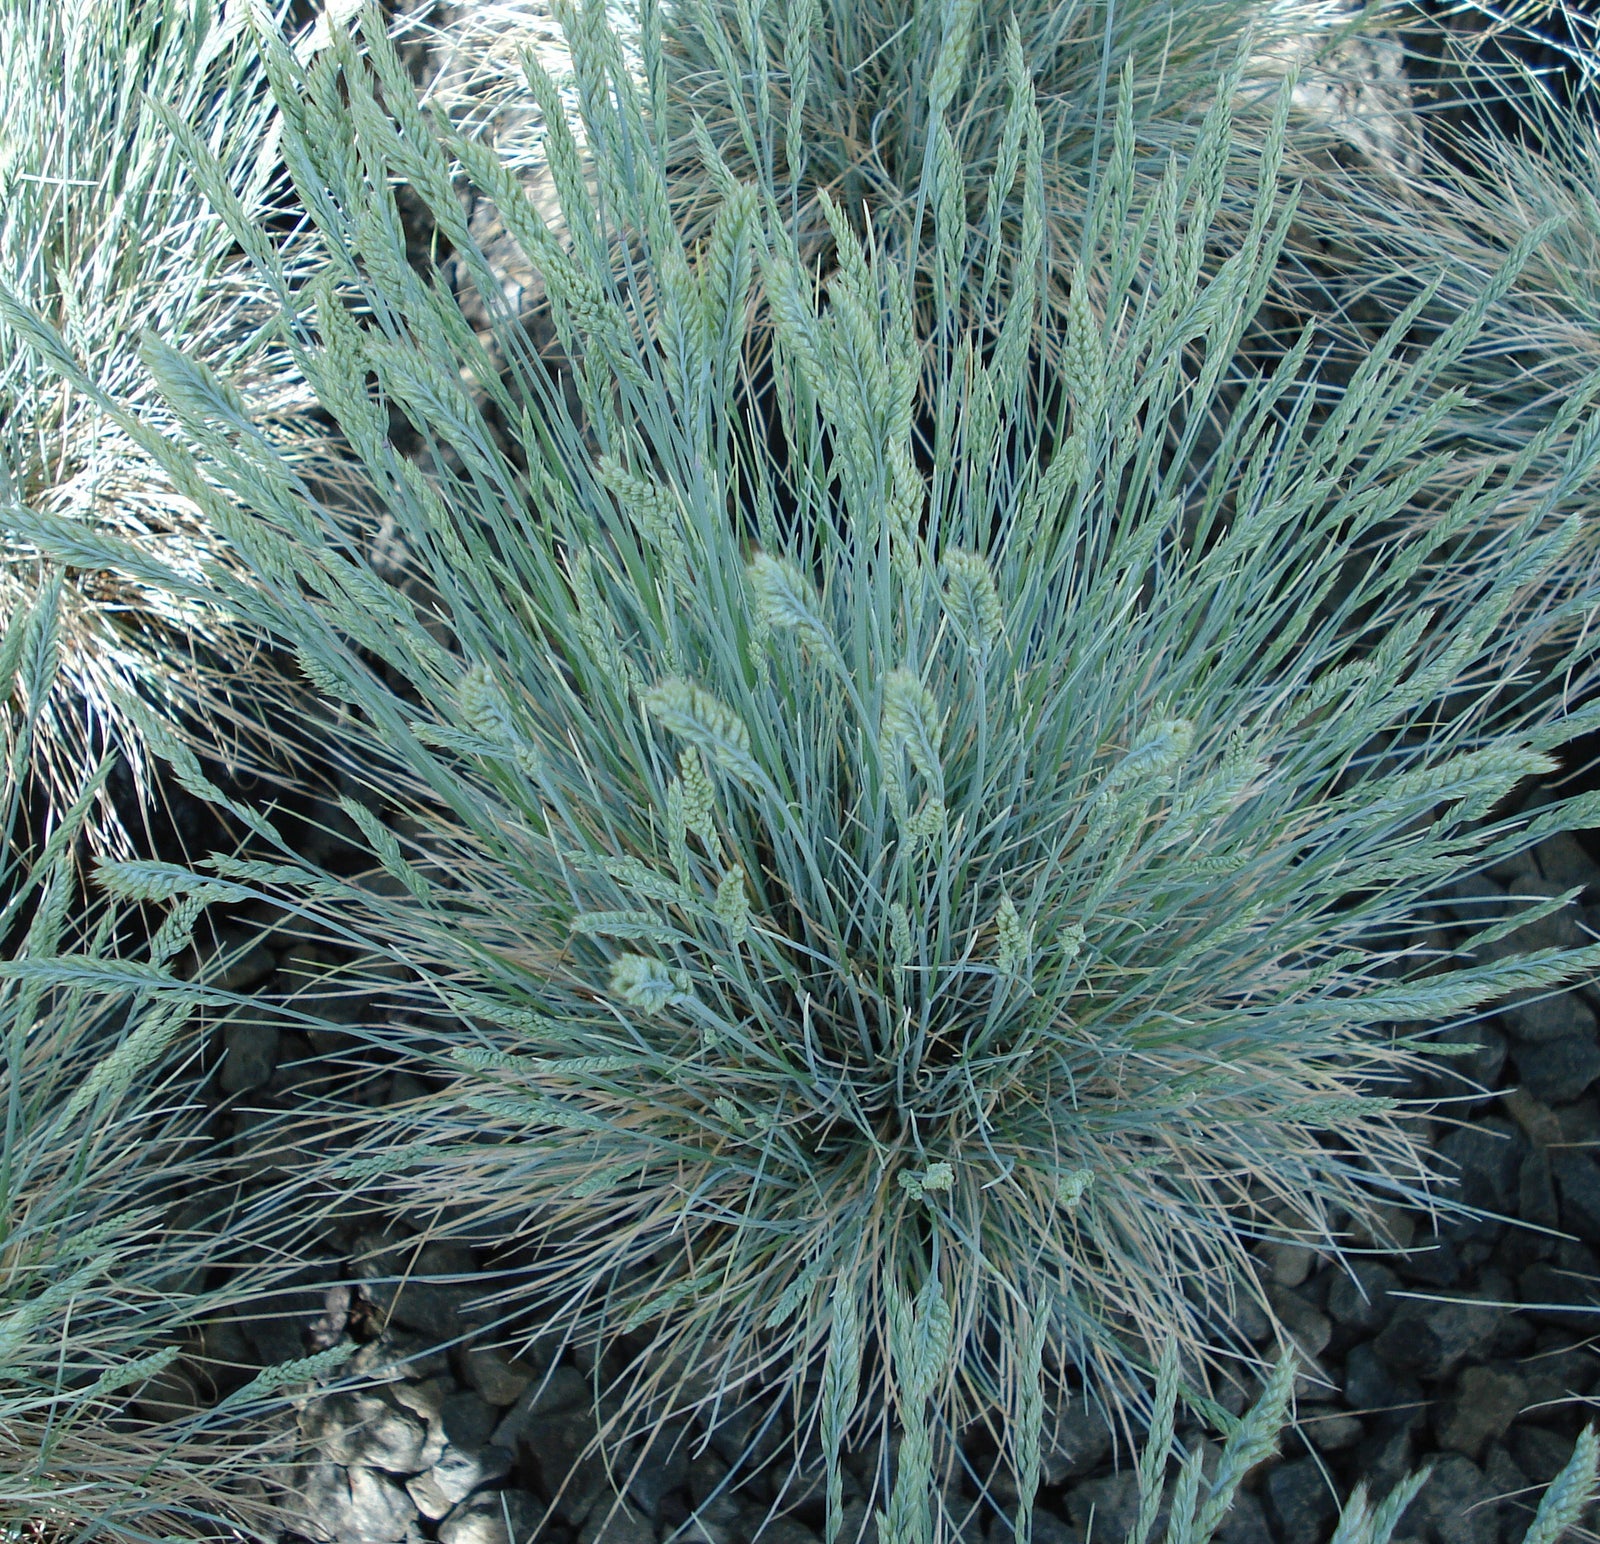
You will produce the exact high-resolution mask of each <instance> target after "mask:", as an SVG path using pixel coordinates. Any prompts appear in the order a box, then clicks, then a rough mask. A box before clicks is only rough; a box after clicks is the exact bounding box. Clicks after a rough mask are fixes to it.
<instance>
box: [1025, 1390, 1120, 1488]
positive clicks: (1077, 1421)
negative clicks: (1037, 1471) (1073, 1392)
mask: <svg viewBox="0 0 1600 1544" xmlns="http://www.w3.org/2000/svg"><path fill="white" fill-rule="evenodd" d="M1111 1446H1112V1442H1111V1424H1110V1422H1109V1421H1108V1420H1107V1419H1106V1417H1105V1413H1104V1412H1103V1411H1102V1410H1101V1409H1100V1407H1099V1406H1098V1405H1095V1404H1092V1403H1091V1402H1090V1401H1088V1400H1087V1399H1074V1400H1070V1401H1069V1402H1068V1403H1067V1404H1066V1405H1065V1406H1064V1407H1063V1408H1062V1409H1061V1411H1060V1413H1059V1415H1058V1417H1057V1420H1056V1425H1055V1428H1054V1430H1053V1431H1051V1432H1048V1433H1046V1439H1045V1443H1044V1464H1043V1473H1042V1478H1043V1480H1044V1483H1045V1484H1046V1485H1051V1486H1055V1485H1062V1484H1065V1483H1066V1481H1068V1480H1073V1479H1077V1478H1078V1477H1079V1476H1081V1475H1085V1474H1088V1473H1089V1472H1090V1471H1091V1470H1092V1469H1094V1468H1095V1467H1096V1466H1097V1465H1098V1464H1099V1463H1100V1462H1101V1461H1102V1460H1103V1459H1105V1458H1106V1457H1108V1456H1109V1454H1110V1452H1111Z"/></svg>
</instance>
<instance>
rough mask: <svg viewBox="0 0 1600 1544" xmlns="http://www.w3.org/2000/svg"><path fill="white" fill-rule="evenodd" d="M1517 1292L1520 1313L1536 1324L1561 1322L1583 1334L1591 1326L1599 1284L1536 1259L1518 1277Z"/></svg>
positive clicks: (1598, 1294) (1599, 1302)
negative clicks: (1521, 1305)
mask: <svg viewBox="0 0 1600 1544" xmlns="http://www.w3.org/2000/svg"><path fill="white" fill-rule="evenodd" d="M1517 1293H1518V1296H1519V1297H1520V1298H1521V1299H1522V1303H1523V1308H1522V1312H1523V1313H1524V1314H1526V1315H1527V1316H1528V1317H1529V1318H1530V1319H1532V1320H1533V1321H1534V1322H1535V1323H1536V1324H1554V1325H1560V1326H1562V1327H1563V1328H1571V1329H1574V1330H1578V1331H1580V1332H1582V1333H1588V1332H1591V1331H1592V1330H1593V1328H1594V1324H1595V1307H1596V1304H1600V1283H1596V1282H1594V1281H1593V1280H1591V1279H1588V1278H1586V1277H1585V1276H1583V1275H1580V1274H1577V1273H1575V1272H1573V1271H1568V1270H1563V1269H1561V1268H1560V1267H1559V1266H1558V1265H1552V1264H1548V1263H1546V1262H1545V1261H1542V1260H1537V1261H1535V1262H1534V1263H1533V1264H1532V1265H1530V1266H1529V1267H1528V1268H1527V1269H1526V1270H1525V1271H1523V1272H1522V1274H1521V1275H1520V1276H1519V1277H1518V1278H1517ZM1569 1305H1570V1306H1569Z"/></svg>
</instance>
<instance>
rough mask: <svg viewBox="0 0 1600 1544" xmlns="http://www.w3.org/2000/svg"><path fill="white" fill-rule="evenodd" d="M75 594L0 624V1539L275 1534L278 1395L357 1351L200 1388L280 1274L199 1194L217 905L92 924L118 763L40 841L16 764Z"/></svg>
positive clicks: (52, 675)
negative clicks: (137, 921)
mask: <svg viewBox="0 0 1600 1544" xmlns="http://www.w3.org/2000/svg"><path fill="white" fill-rule="evenodd" d="M63 588H64V586H63V583H62V580H61V578H60V576H54V577H53V578H51V579H50V580H49V581H47V582H46V584H45V585H44V586H43V587H42V588H41V591H40V594H39V595H38V596H37V597H35V599H34V602H33V604H32V605H29V606H26V607H23V608H21V609H20V610H18V611H17V612H16V613H14V614H13V615H12V616H11V617H9V618H8V619H7V622H6V625H5V626H4V628H3V630H0V753H3V755H4V758H5V761H4V764H5V768H6V774H7V775H6V779H5V783H4V788H3V793H0V939H4V940H5V945H6V951H7V953H6V958H5V959H4V961H3V962H0V1121H3V1125H0V1537H4V1538H6V1539H13V1538H22V1537H60V1538H66V1537H73V1538H80V1539H87V1538H106V1539H112V1540H125V1541H129V1544H144V1541H150V1540H157V1539H172V1538H210V1539H215V1538H217V1537H219V1536H232V1537H240V1536H245V1537H252V1538H263V1539H264V1538H270V1537H273V1536H274V1528H275V1525H277V1524H280V1523H281V1521H282V1514H281V1513H280V1512H279V1511H278V1509H277V1504H276V1503H277V1502H278V1501H280V1500H281V1499H282V1498H281V1495H279V1496H276V1497H275V1496H274V1495H273V1493H272V1488H271V1462H270V1459H269V1458H268V1457H266V1456H265V1455H264V1452H263V1449H264V1447H265V1446H266V1443H267V1440H268V1438H269V1436H270V1433H271V1426H272V1422H271V1419H270V1417H271V1416H272V1414H273V1413H274V1412H275V1410H276V1409H277V1408H278V1407H280V1406H281V1405H282V1403H283V1401H282V1399H281V1397H279V1396H278V1395H277V1393H276V1391H277V1390H279V1389H281V1388H282V1387H283V1386H284V1385H286V1384H294V1383H299V1382H304V1381H305V1380H306V1379H308V1378H310V1377H311V1376H313V1375H314V1374H316V1373H318V1372H326V1371H331V1369H332V1366H333V1365H336V1364H337V1362H339V1361H341V1360H343V1358H344V1357H345V1356H346V1355H347V1354H348V1352H346V1351H340V1352H337V1353H335V1354H334V1355H332V1356H329V1355H323V1356H321V1357H319V1358H313V1359H311V1361H309V1362H306V1363H302V1364H289V1365H284V1366H279V1367H275V1368H271V1369H267V1370H266V1371H264V1372H263V1373H261V1374H260V1376H258V1377H257V1378H256V1379H255V1380H253V1382H251V1383H250V1384H247V1385H246V1386H245V1387H243V1388H240V1389H237V1390H236V1391H235V1392H234V1394H233V1395H232V1396H230V1398H228V1399H227V1400H225V1401H223V1402H221V1403H220V1404H216V1403H215V1402H214V1401H212V1400H210V1399H208V1398H207V1397H206V1396H205V1394H204V1392H203V1390H202V1388H201V1386H200V1381H199V1380H198V1379H197V1377H196V1368H195V1363H194V1361H193V1360H192V1357H193V1353H194V1351H195V1350H196V1336H197V1332H198V1331H199V1329H200V1327H201V1326H202V1324H203V1323H204V1322H205V1321H207V1320H209V1319H212V1318H215V1317H217V1316H219V1315H224V1314H227V1313H229V1312H233V1311H237V1310H238V1309H239V1308H240V1306H241V1305H242V1304H244V1303H247V1302H249V1301H250V1300H251V1299H252V1297H254V1296H256V1295H259V1294H260V1293H262V1292H264V1291H266V1290H267V1289H268V1288H269V1287H270V1286H271V1285H272V1283H273V1282H274V1281H275V1280H276V1279H277V1276H278V1275H279V1274H280V1272H279V1271H278V1269H277V1268H275V1267H270V1266H262V1265H249V1264H246V1263H245V1257H244V1256H243V1255H242V1254H241V1253H240V1252H239V1250H238V1248H237V1242H238V1241H236V1240H230V1239H228V1238H227V1237H226V1236H225V1231H224V1230H225V1227H226V1207H225V1205H224V1204H223V1198H225V1196H226V1194H227V1187H226V1186H221V1185H219V1186H218V1189H217V1190H216V1191H215V1192H214V1194H215V1195H216V1196H217V1198H218V1201H217V1205H216V1206H215V1207H214V1208H210V1209H208V1208H207V1207H206V1206H205V1205H204V1204H201V1205H199V1206H197V1205H196V1204H195V1203H196V1201H197V1199H201V1200H203V1198H204V1197H205V1196H206V1194H207V1190H208V1186H211V1185H214V1184H218V1181H219V1179H220V1176H218V1175H217V1174H215V1173H214V1172H213V1171H212V1167H211V1166H209V1165H207V1164H206V1163H205V1162H204V1161H203V1159H202V1158H201V1157H200V1155H199V1154H198V1152H197V1149H198V1147H199V1145H200V1143H201V1140H202V1114H203V1112H202V1111H201V1109H200V1107H199V1106H198V1104H197V1103H196V1101H195V1100H194V1099H193V1098H192V1097H186V1096H185V1082H186V1078H191V1079H192V1063H193V1052H194V1049H195V1045H194V1041H193V1038H192V1035H190V1034H189V1033H188V1032H187V1031H188V1023H189V1020H190V1018H191V1016H192V1009H193V1002H192V1000H186V996H185V993H184V992H183V990H182V989H178V990H168V989H166V988H168V987H170V986H171V982H170V980H168V979H167V978H166V977H165V973H164V971H163V969H162V967H164V966H166V965H168V964H169V962H170V961H171V960H172V958H173V957H174V956H175V955H177V954H178V953H179V952H180V951H181V950H182V949H183V948H184V946H185V945H186V944H187V943H188V942H189V939H190V935H191V932H192V929H193V925H194V922H195V920H196V918H197V916H198V914H199V911H200V910H201V907H202V905H203V901H198V900H193V899H188V900H186V901H185V902H180V903H179V904H178V905H177V906H176V907H174V908H173V910H172V913H171V914H170V916H169V917H168V919H167V920H166V922H164V923H163V925H162V926H161V927H160V928H159V929H158V930H157V931H156V933H155V935H154V937H153V938H151V939H150V940H149V941H148V946H147V947H146V948H143V949H139V950H135V947H134V945H132V944H131V943H130V941H129V939H128V936H127V935H128V933H129V931H130V921H131V919H130V918H129V917H128V916H127V915H126V908H123V907H109V908H108V907H105V906H101V907H98V908H95V909H93V910H91V911H90V912H88V913H85V911H84V909H83V905H82V887H81V884H80V882H79V880H80V876H79V874H78V872H77V864H76V861H75V860H76V857H77V853H78V849H79V847H80V846H81V842H82V834H83V826H84V823H85V820H86V818H87V816H88V814H89V812H90V810H91V809H92V807H93V801H94V797H95V795H96V793H97V791H98V789H99V788H100V786H102V785H103V783H104V781H105V778H106V775H107V773H108V772H109V770H110V765H111V762H110V758H109V756H108V757H106V758H105V759H103V760H102V761H101V762H100V764H99V765H98V766H97V767H96V768H93V769H86V770H85V774H84V776H83V778H82V779H81V780H80V782H79V784H78V786H77V787H76V788H74V789H73V790H71V793H72V797H71V799H70V800H69V801H68V805H67V807H66V808H65V809H62V810H59V811H57V812H55V815H54V818H53V819H52V820H51V821H50V823H49V826H48V829H46V830H44V831H36V832H34V833H33V836H34V838H35V840H32V841H30V840H29V837H28V832H27V831H26V822H25V820H24V814H25V811H24V809H23V802H22V801H23V795H24V789H25V783H24V780H23V778H22V777H21V776H20V771H21V769H22V768H24V767H25V766H27V765H28V763H29V760H30V758H31V756H32V753H33V749H34V743H35V740H36V738H37V737H38V736H39V735H40V734H41V732H42V730H41V725H42V724H44V723H45V722H47V720H48V714H49V711H50V704H51V700H52V693H53V691H54V690H57V689H59V688H58V684H57V683H58V681H59V660H60V654H61V626H60V612H61V606H62V590H63ZM263 1417H268V1419H266V1420H265V1421H264V1420H263ZM263 1478H265V1479H266V1480H267V1484H265V1485H264V1484H262V1483H261V1481H262V1479H263Z"/></svg>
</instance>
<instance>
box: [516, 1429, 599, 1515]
mask: <svg viewBox="0 0 1600 1544" xmlns="http://www.w3.org/2000/svg"><path fill="white" fill-rule="evenodd" d="M597 1432H598V1427H597V1426H596V1424H595V1419H594V1412H593V1411H592V1410H591V1409H589V1408H588V1407H587V1406H585V1407H583V1408H580V1409H577V1410H562V1411H555V1412H551V1413H549V1414H544V1415H537V1416H534V1417H532V1418H531V1419H529V1420H528V1421H526V1422H524V1423H523V1425H522V1428H521V1430H520V1431H519V1432H518V1440H519V1445H520V1447H521V1450H522V1451H523V1452H524V1453H526V1454H527V1455H528V1456H529V1457H530V1458H531V1459H532V1460H533V1462H534V1464H535V1466H536V1467H537V1469H538V1472H539V1479H540V1484H541V1487H542V1488H543V1490H544V1492H545V1494H546V1495H548V1496H550V1497H551V1498H552V1500H553V1502H554V1508H555V1514H556V1516H557V1517H559V1518H560V1519H561V1520H562V1521H563V1522H566V1523H568V1524H570V1525H571V1526H572V1527H577V1526H578V1525H580V1524H581V1523H582V1522H583V1521H584V1519H585V1518H586V1517H588V1515H589V1512H590V1510H591V1508H592V1507H593V1506H594V1504H595V1502H596V1501H598V1500H599V1499H600V1497H601V1496H602V1495H603V1494H605V1493H607V1491H608V1490H609V1489H610V1486H609V1483H608V1480H607V1469H606V1462H605V1458H604V1456H603V1455H602V1454H601V1452H600V1451H599V1449H598V1447H597V1446H596V1445H595V1439H596V1435H597Z"/></svg>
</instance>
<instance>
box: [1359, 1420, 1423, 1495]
mask: <svg viewBox="0 0 1600 1544" xmlns="http://www.w3.org/2000/svg"><path fill="white" fill-rule="evenodd" d="M1420 1418H1421V1417H1420V1412H1417V1413H1412V1412H1409V1411H1408V1412H1397V1413H1396V1414H1395V1415H1391V1416H1380V1417H1378V1418H1376V1419H1373V1420H1369V1421H1368V1422H1367V1434H1366V1436H1364V1437H1363V1438H1362V1439H1361V1441H1360V1443H1359V1444H1358V1445H1357V1447H1356V1452H1355V1463H1354V1465H1353V1472H1354V1473H1355V1474H1358V1475H1360V1476H1361V1478H1362V1479H1364V1480H1365V1481H1366V1482H1367V1487H1368V1490H1369V1491H1370V1492H1371V1494H1372V1495H1373V1496H1375V1497H1382V1496H1384V1495H1386V1494H1387V1493H1388V1492H1389V1491H1391V1490H1392V1489H1393V1488H1394V1487H1395V1486H1396V1485H1398V1484H1399V1483H1400V1481H1401V1480H1403V1479H1404V1478H1405V1477H1406V1476H1407V1475H1408V1474H1410V1473H1411V1471H1412V1469H1413V1468H1415V1467H1416V1466H1415V1464H1414V1462H1413V1458H1414V1456H1415V1442H1414V1440H1413V1431H1414V1429H1415V1427H1416V1425H1417V1424H1418V1423H1419V1422H1420Z"/></svg>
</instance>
